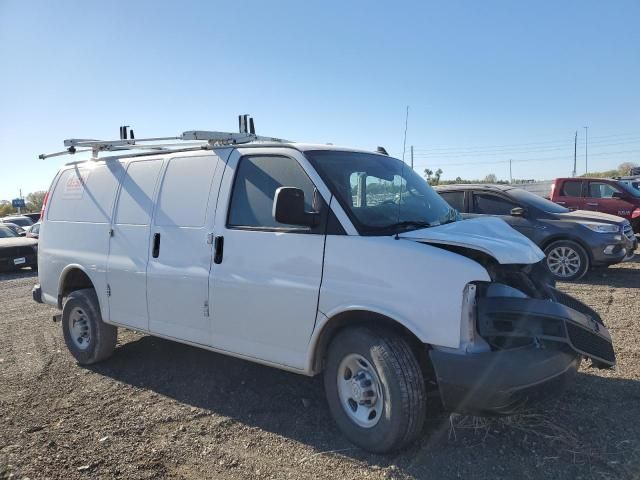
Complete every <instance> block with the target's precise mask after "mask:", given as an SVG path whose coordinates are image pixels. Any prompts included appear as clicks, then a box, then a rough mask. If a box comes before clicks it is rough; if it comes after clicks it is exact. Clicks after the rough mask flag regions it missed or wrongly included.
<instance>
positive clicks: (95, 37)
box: [0, 0, 640, 199]
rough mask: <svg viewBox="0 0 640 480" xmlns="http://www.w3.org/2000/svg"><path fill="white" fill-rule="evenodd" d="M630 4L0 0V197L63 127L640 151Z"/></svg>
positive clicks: (607, 153)
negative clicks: (248, 118) (241, 118)
mask: <svg viewBox="0 0 640 480" xmlns="http://www.w3.org/2000/svg"><path fill="white" fill-rule="evenodd" d="M639 19H640V2H638V1H637V0H632V1H624V0H616V1H613V2H603V1H599V0H597V1H587V0H585V1H570V0H567V1H562V2H558V1H553V0H549V1H544V0H541V1H536V2H516V1H491V0H487V1H482V2H477V1H475V0H469V1H440V2H427V1H416V2H401V1H397V2H381V1H380V2H378V1H366V2H365V1H358V0H354V1H329V0H327V1H322V2H310V1H309V2H307V1H284V0H283V1H272V2H264V1H233V2H229V1H224V2H222V1H202V2H196V1H180V2H178V1H175V2H165V1H138V0H130V1H116V0H113V1H100V2H99V1H95V0H94V1H80V0H78V1H65V0H60V1H56V2H51V1H45V0H42V1H31V0H0V199H12V198H15V197H17V196H18V194H19V190H20V189H22V192H23V194H25V195H26V193H28V192H31V191H35V190H46V189H48V187H49V185H50V182H51V180H52V179H53V176H54V175H55V173H56V171H57V170H58V168H60V167H61V166H62V165H63V164H64V163H65V162H67V161H73V160H79V159H80V158H81V157H79V156H76V157H56V158H51V159H47V160H44V161H43V160H39V159H38V154H40V153H43V152H52V151H59V150H62V149H63V143H62V142H63V140H64V139H66V138H73V137H75V138H103V139H114V138H118V133H119V132H118V127H119V126H120V125H131V126H132V127H133V129H134V131H135V132H136V137H138V138H140V137H155V136H173V135H179V134H180V133H181V132H183V131H185V130H194V129H199V130H223V131H236V129H237V115H238V114H243V113H249V114H251V115H253V117H254V118H255V122H256V129H257V133H258V134H262V135H269V136H277V137H282V138H287V139H292V140H296V141H304V142H313V143H326V142H331V143H334V144H336V145H348V146H354V147H360V148H366V149H375V148H376V147H377V146H378V145H382V146H384V147H385V148H386V149H387V150H388V151H389V152H391V153H392V154H394V155H396V156H399V157H400V158H401V157H402V152H403V138H404V129H405V113H406V108H407V106H409V115H408V124H407V127H408V128H407V134H406V154H405V159H406V160H407V162H409V161H410V159H409V149H410V146H411V145H413V146H414V152H415V153H414V168H415V169H416V170H418V171H419V172H423V170H424V169H425V168H429V169H432V170H436V169H438V168H441V169H442V170H443V174H442V177H443V178H446V179H453V178H456V177H457V176H460V177H462V178H467V179H472V178H484V176H486V175H487V174H489V173H495V174H496V175H497V177H498V178H501V179H508V178H509V163H508V162H509V159H511V160H512V161H513V162H512V175H513V178H536V179H550V178H554V177H557V176H567V175H570V174H571V170H572V168H573V141H574V135H575V132H576V131H578V173H579V174H581V173H584V169H585V158H584V157H585V132H586V131H585V129H584V128H583V127H584V126H588V127H589V129H588V164H589V170H590V171H595V170H606V169H610V168H615V167H616V166H617V165H618V164H619V163H621V162H623V161H631V162H637V163H640V87H639V85H640V84H639V80H640V28H638V20H639Z"/></svg>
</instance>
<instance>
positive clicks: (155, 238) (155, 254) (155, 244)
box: [151, 233, 160, 258]
mask: <svg viewBox="0 0 640 480" xmlns="http://www.w3.org/2000/svg"><path fill="white" fill-rule="evenodd" d="M151 255H152V256H153V258H158V255H160V234H159V233H154V234H153V250H152V251H151Z"/></svg>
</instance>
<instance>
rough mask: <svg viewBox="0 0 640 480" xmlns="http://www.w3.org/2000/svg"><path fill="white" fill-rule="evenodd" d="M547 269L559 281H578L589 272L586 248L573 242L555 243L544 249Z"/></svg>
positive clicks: (562, 241) (561, 241)
mask: <svg viewBox="0 0 640 480" xmlns="http://www.w3.org/2000/svg"><path fill="white" fill-rule="evenodd" d="M544 253H545V255H546V262H547V268H548V269H549V271H550V272H551V275H553V277H554V278H555V279H556V280H558V281H561V282H562V281H565V282H571V281H573V280H578V279H580V278H582V277H583V276H584V274H585V273H587V270H589V256H588V255H587V252H585V250H584V248H582V247H581V246H580V245H578V244H577V243H576V242H572V241H571V240H559V241H557V242H553V243H552V244H551V245H549V246H548V247H547V248H545V249H544Z"/></svg>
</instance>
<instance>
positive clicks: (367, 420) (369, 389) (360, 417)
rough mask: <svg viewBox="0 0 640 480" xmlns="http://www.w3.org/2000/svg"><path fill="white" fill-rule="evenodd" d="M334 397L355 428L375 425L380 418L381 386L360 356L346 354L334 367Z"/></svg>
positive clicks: (371, 367)
mask: <svg viewBox="0 0 640 480" xmlns="http://www.w3.org/2000/svg"><path fill="white" fill-rule="evenodd" d="M337 382H338V395H339V397H340V403H341V404H342V408H343V409H344V411H345V413H346V414H347V416H348V417H349V419H350V420H352V421H353V422H354V423H356V424H357V425H359V426H361V427H364V428H371V427H373V426H375V425H376V424H377V423H378V421H379V420H380V417H381V415H382V409H383V396H382V383H381V382H380V379H379V378H378V374H377V373H376V371H375V369H374V368H373V366H372V365H371V364H370V363H369V362H368V361H367V360H366V359H365V358H364V357H363V356H361V355H357V354H351V355H347V356H346V357H345V358H344V359H343V360H342V362H341V363H340V367H339V368H338V378H337Z"/></svg>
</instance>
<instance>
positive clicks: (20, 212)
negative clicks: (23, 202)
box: [18, 189, 22, 215]
mask: <svg viewBox="0 0 640 480" xmlns="http://www.w3.org/2000/svg"><path fill="white" fill-rule="evenodd" d="M20 199H22V189H20ZM18 215H22V208H20V207H18Z"/></svg>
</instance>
